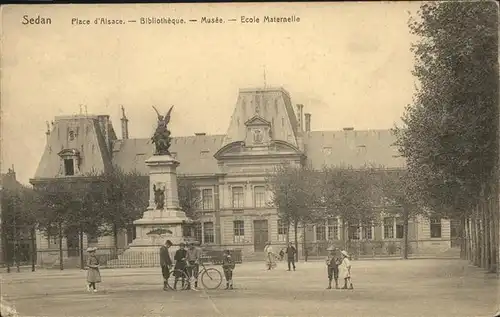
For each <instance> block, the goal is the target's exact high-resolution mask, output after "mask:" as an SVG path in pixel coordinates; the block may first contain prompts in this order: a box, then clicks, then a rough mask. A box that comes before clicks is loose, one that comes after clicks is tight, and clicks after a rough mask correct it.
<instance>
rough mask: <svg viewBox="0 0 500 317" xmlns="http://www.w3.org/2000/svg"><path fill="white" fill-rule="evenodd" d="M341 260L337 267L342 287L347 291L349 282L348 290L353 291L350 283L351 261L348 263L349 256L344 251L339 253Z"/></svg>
mask: <svg viewBox="0 0 500 317" xmlns="http://www.w3.org/2000/svg"><path fill="white" fill-rule="evenodd" d="M340 253H341V254H342V259H341V262H340V265H339V273H340V274H339V275H340V276H341V278H343V279H344V287H342V289H347V282H349V284H350V286H349V289H354V287H353V286H352V282H351V261H349V254H348V253H347V252H346V251H341V252H340Z"/></svg>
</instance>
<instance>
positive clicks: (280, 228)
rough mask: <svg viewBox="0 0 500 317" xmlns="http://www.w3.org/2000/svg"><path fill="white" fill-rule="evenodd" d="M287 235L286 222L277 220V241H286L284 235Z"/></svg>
mask: <svg viewBox="0 0 500 317" xmlns="http://www.w3.org/2000/svg"><path fill="white" fill-rule="evenodd" d="M287 234H288V227H287V224H286V221H284V220H283V219H278V241H286V235H287Z"/></svg>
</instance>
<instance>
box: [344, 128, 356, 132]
mask: <svg viewBox="0 0 500 317" xmlns="http://www.w3.org/2000/svg"><path fill="white" fill-rule="evenodd" d="M353 130H354V128H353V127H347V128H344V131H353Z"/></svg>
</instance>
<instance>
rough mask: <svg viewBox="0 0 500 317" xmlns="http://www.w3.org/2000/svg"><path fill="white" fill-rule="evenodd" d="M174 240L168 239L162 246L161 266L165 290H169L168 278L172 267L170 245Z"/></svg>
mask: <svg viewBox="0 0 500 317" xmlns="http://www.w3.org/2000/svg"><path fill="white" fill-rule="evenodd" d="M171 246H172V241H170V240H167V241H165V244H164V245H162V246H161V248H160V266H161V274H162V275H163V290H164V291H168V278H169V277H170V267H171V266H172V259H171V258H170V251H169V249H170V247H171Z"/></svg>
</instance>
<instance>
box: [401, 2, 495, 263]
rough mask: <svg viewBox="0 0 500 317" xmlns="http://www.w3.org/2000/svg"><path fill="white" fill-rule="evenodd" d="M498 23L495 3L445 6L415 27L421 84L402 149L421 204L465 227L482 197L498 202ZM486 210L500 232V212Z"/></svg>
mask: <svg viewBox="0 0 500 317" xmlns="http://www.w3.org/2000/svg"><path fill="white" fill-rule="evenodd" d="M497 19H498V15H497V6H496V4H495V3H493V2H438V3H426V4H423V5H422V6H421V8H420V11H419V17H418V18H417V19H412V20H410V23H409V27H410V31H411V33H412V34H414V35H416V36H418V37H419V40H418V42H417V43H415V45H414V46H413V52H414V55H415V59H416V61H415V68H414V71H413V74H414V75H415V76H416V77H417V79H418V81H419V87H418V89H417V92H416V94H415V96H414V101H413V104H412V105H409V106H408V107H407V108H406V111H405V114H404V116H403V126H402V127H400V128H396V129H395V132H396V136H397V145H398V146H399V149H400V151H401V153H402V154H403V156H404V157H405V158H406V161H407V165H408V170H409V171H410V173H411V175H412V177H413V178H414V180H413V181H414V182H415V184H416V185H417V186H418V188H419V190H420V191H421V193H420V194H421V197H420V200H421V202H422V203H423V204H424V205H425V206H426V207H428V208H429V209H430V210H432V211H433V212H435V213H439V214H440V215H443V216H448V217H451V218H458V219H461V222H462V228H464V227H465V219H467V218H468V217H470V216H471V214H472V212H471V211H472V210H473V209H474V208H475V206H477V205H478V204H480V203H481V200H483V199H484V198H487V197H489V196H495V197H498V195H497V191H498V188H497V187H498V174H497V161H498V141H497V129H498V109H497V108H498V25H497ZM486 213H487V215H488V217H490V218H491V219H493V223H494V225H493V228H496V229H495V230H497V232H498V211H495V212H494V213H491V212H489V211H488V209H487V208H486ZM485 225H486V227H487V223H485ZM489 230H490V231H491V228H490V229H489ZM484 234H485V235H486V236H487V235H488V233H487V232H484ZM488 240H489V239H488ZM495 243H498V238H497V239H496V241H495ZM464 247H465V246H464V245H463V244H462V249H464ZM495 249H498V245H496V246H495V247H492V248H490V250H489V252H488V253H489V254H490V255H494V252H493V250H495ZM493 259H495V260H496V256H493ZM489 262H490V263H491V261H489Z"/></svg>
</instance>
